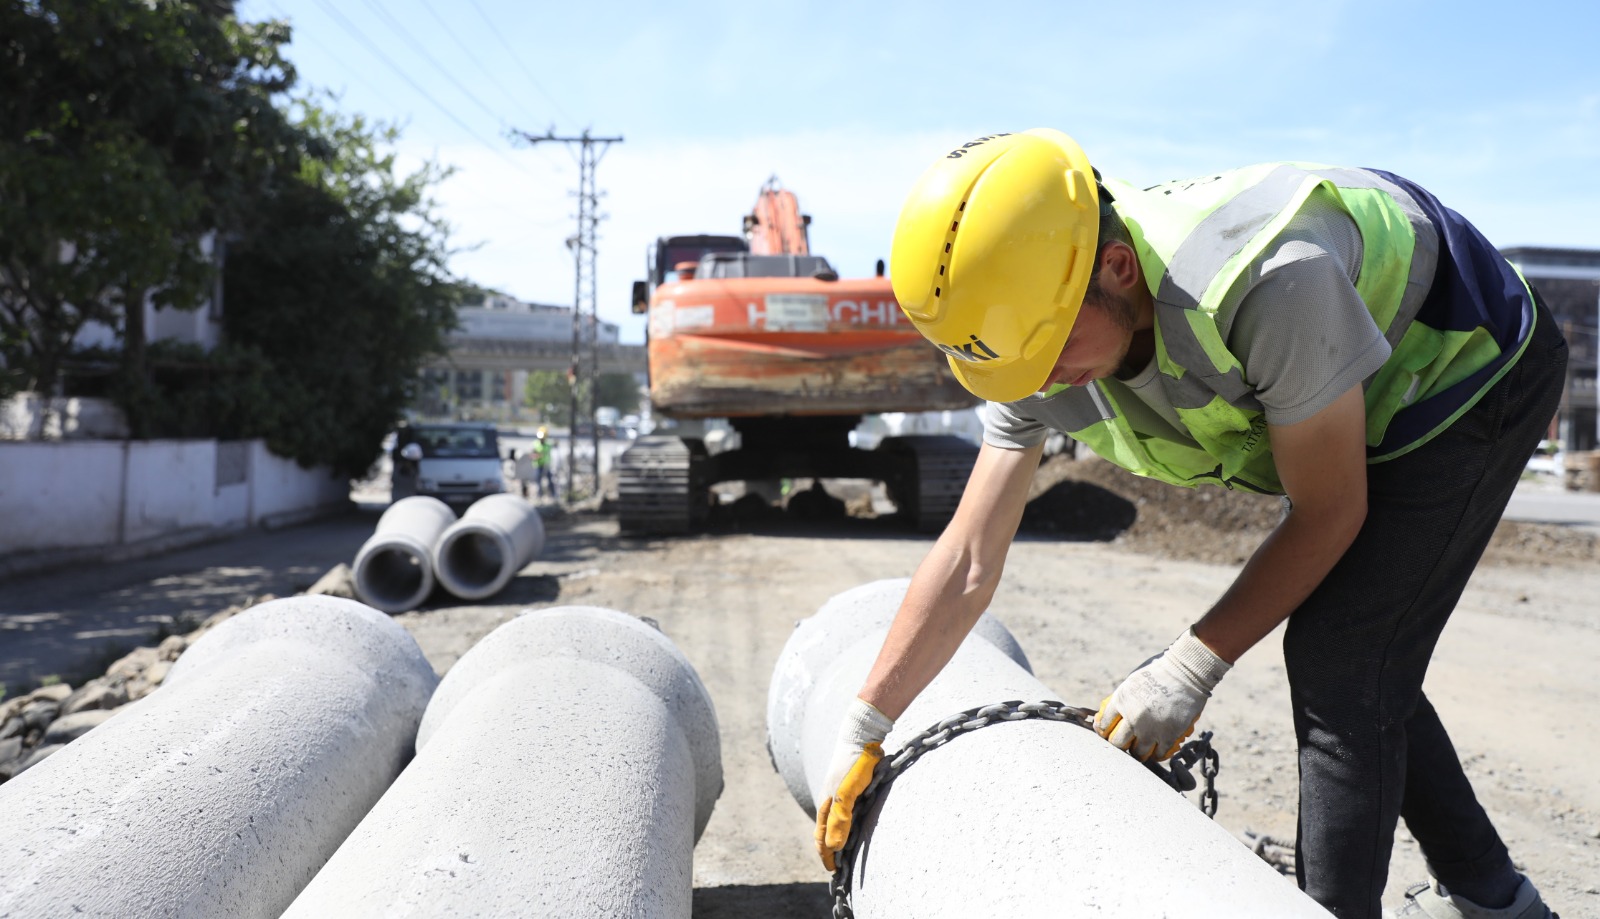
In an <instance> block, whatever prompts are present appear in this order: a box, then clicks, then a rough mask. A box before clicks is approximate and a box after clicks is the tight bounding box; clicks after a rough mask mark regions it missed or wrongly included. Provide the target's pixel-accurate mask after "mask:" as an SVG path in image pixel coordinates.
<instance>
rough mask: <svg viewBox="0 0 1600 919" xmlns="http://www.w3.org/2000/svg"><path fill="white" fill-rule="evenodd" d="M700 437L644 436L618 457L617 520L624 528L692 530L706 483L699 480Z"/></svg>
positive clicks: (680, 531)
mask: <svg viewBox="0 0 1600 919" xmlns="http://www.w3.org/2000/svg"><path fill="white" fill-rule="evenodd" d="M696 446H698V443H697V442H690V441H685V440H683V439H682V438H678V437H641V438H639V439H638V440H636V441H634V443H633V445H632V446H630V447H629V448H628V449H627V450H625V451H623V454H622V456H620V457H618V458H617V525H618V527H619V528H620V529H621V530H622V532H624V533H687V532H689V530H690V529H691V528H692V527H693V526H694V523H695V519H696V513H695V510H696V504H697V502H698V504H700V505H704V503H705V489H704V488H697V487H696V484H695V475H694V472H695V468H694V467H695V460H696V454H697V452H698V453H703V451H704V448H701V450H699V451H697V450H696V449H695V447H696Z"/></svg>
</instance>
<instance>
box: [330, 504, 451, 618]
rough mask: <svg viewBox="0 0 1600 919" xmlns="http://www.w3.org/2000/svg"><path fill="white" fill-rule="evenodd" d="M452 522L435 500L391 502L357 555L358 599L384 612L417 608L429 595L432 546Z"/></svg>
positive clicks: (444, 506) (445, 508) (448, 511)
mask: <svg viewBox="0 0 1600 919" xmlns="http://www.w3.org/2000/svg"><path fill="white" fill-rule="evenodd" d="M455 519H456V513H455V511H452V510H451V509H450V506H449V505H447V504H445V503H444V502H443V501H440V500H439V499H438V498H430V497H427V496H424V495H416V496H414V497H410V498H402V499H400V500H399V501H396V502H395V503H393V504H391V505H390V506H389V509H388V510H386V511H384V512H383V516H382V517H379V518H378V526H377V529H376V530H374V531H373V533H372V537H371V538H370V539H368V540H367V541H366V543H365V544H363V545H362V546H361V550H360V551H359V552H357V553H356V562H355V566H354V571H353V572H352V580H354V581H355V588H356V596H358V597H360V598H361V599H362V601H363V602H365V603H366V604H367V605H369V606H372V607H374V608H376V609H380V610H383V611H384V612H386V613H403V612H406V611H407V610H413V609H416V608H417V607H419V606H421V605H422V603H423V601H425V600H427V599H428V595H429V594H431V593H433V584H434V572H433V547H434V545H435V544H436V543H437V542H438V541H439V537H440V536H441V535H443V533H444V532H445V529H446V528H448V527H449V526H450V525H451V524H452V523H454V522H455Z"/></svg>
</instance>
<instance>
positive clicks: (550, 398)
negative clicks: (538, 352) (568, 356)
mask: <svg viewBox="0 0 1600 919" xmlns="http://www.w3.org/2000/svg"><path fill="white" fill-rule="evenodd" d="M588 386H589V383H588V381H587V380H583V381H580V382H579V384H578V408H579V410H580V411H581V410H582V409H583V406H585V405H587V404H588V400H587V396H588ZM595 390H596V392H598V393H599V394H600V398H599V401H598V402H596V403H595V404H596V405H609V406H612V407H614V408H616V409H618V410H619V411H622V412H624V413H627V412H632V411H635V410H637V409H638V408H639V384H638V383H637V382H636V381H635V380H634V378H633V374H631V373H602V374H600V376H599V377H598V378H596V380H595ZM522 404H523V405H526V406H529V407H530V408H535V409H538V410H539V411H541V412H543V413H544V417H545V420H547V421H550V422H553V423H555V424H559V425H568V424H570V423H571V418H572V385H571V384H570V383H569V382H568V381H567V375H566V373H565V371H557V370H534V371H531V372H529V374H528V383H527V385H526V386H525V387H524V389H523V397H522Z"/></svg>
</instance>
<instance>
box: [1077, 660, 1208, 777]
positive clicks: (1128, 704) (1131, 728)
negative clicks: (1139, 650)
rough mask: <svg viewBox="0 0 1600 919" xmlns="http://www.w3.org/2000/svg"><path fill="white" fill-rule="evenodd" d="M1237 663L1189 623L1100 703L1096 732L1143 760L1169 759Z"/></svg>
mask: <svg viewBox="0 0 1600 919" xmlns="http://www.w3.org/2000/svg"><path fill="white" fill-rule="evenodd" d="M1232 667H1233V665H1232V664H1229V663H1228V662H1227V661H1225V660H1223V659H1222V658H1220V657H1218V656H1217V655H1216V654H1214V653H1213V652H1212V650H1211V649H1210V648H1208V647H1206V646H1205V643H1204V642H1202V641H1201V640H1200V639H1198V638H1196V637H1195V635H1194V629H1189V630H1188V631H1186V632H1184V633H1183V634H1182V635H1179V636H1178V640H1177V641H1175V642H1173V643H1172V645H1171V647H1169V648H1167V650H1165V651H1163V652H1161V653H1160V654H1157V655H1156V656H1155V657H1152V658H1150V659H1149V660H1147V661H1145V662H1144V663H1143V664H1141V665H1140V666H1139V669H1137V670H1135V671H1133V672H1132V673H1130V674H1128V678H1127V679H1125V680H1123V681H1122V685H1121V686H1118V687H1117V688H1116V691H1115V692H1113V693H1112V694H1111V695H1109V696H1107V697H1106V698H1105V700H1104V701H1103V702H1101V703H1100V711H1099V712H1098V713H1096V714H1095V716H1094V729H1095V732H1096V733H1098V734H1099V735H1100V736H1101V737H1104V738H1106V739H1107V740H1109V741H1111V743H1112V744H1114V745H1115V746H1117V747H1119V748H1121V749H1123V750H1127V751H1128V752H1129V753H1132V754H1133V755H1134V756H1135V757H1137V758H1138V759H1139V760H1140V761H1146V760H1149V759H1150V758H1151V757H1154V758H1155V759H1158V760H1164V759H1167V758H1168V757H1170V756H1172V754H1174V753H1176V752H1178V747H1179V746H1181V745H1182V744H1183V742H1184V740H1185V739H1187V738H1188V736H1189V734H1190V733H1191V732H1193V731H1194V723H1195V722H1196V721H1198V720H1199V719H1200V710H1201V709H1203V708H1205V707H1206V700H1207V699H1209V698H1211V690H1213V689H1215V688H1216V686H1217V683H1218V682H1219V681H1220V680H1221V679H1222V677H1223V676H1224V675H1225V674H1226V673H1227V672H1228V671H1229V670H1230V669H1232Z"/></svg>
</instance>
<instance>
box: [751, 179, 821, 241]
mask: <svg viewBox="0 0 1600 919" xmlns="http://www.w3.org/2000/svg"><path fill="white" fill-rule="evenodd" d="M810 225H811V216H810V215H809V214H802V213H800V201H799V199H797V198H796V197H795V196H794V192H792V191H789V190H788V189H786V188H784V187H783V185H782V184H780V183H779V182H778V177H777V176H773V177H772V178H770V179H768V180H767V181H766V183H765V184H763V185H762V186H761V191H760V192H759V193H758V194H757V195H756V206H755V209H754V210H752V211H751V212H750V213H748V214H746V215H745V217H744V238H745V240H746V241H748V242H749V243H750V254H751V255H810V254H811V239H810V234H809V233H808V231H807V227H809V226H810Z"/></svg>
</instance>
